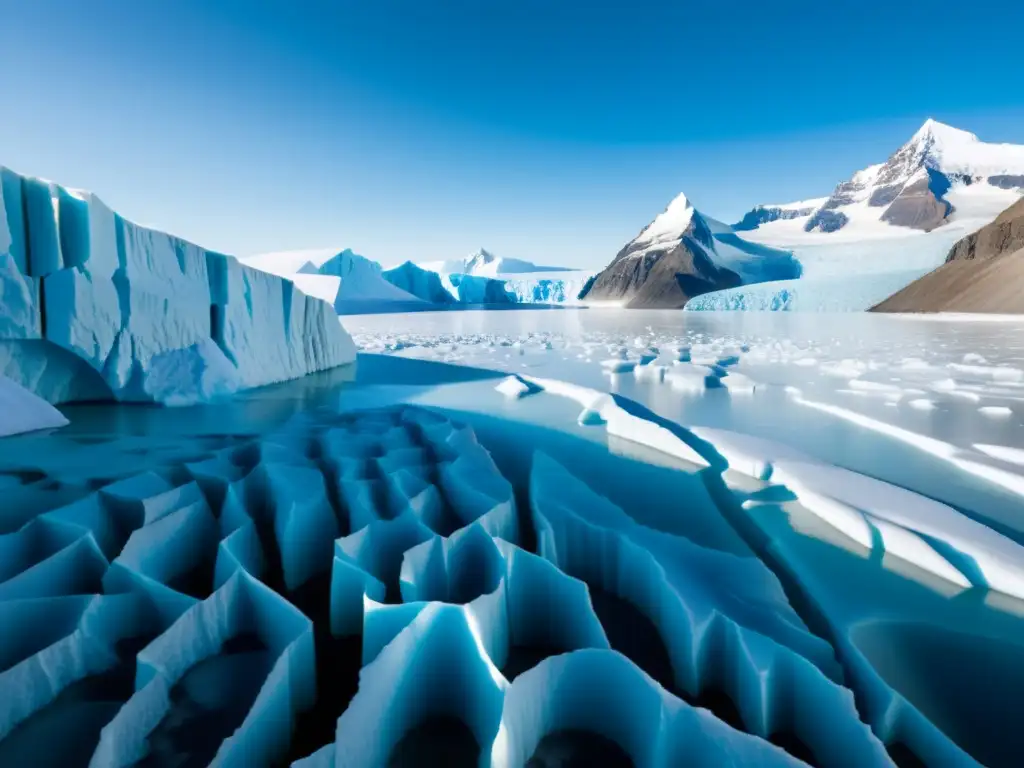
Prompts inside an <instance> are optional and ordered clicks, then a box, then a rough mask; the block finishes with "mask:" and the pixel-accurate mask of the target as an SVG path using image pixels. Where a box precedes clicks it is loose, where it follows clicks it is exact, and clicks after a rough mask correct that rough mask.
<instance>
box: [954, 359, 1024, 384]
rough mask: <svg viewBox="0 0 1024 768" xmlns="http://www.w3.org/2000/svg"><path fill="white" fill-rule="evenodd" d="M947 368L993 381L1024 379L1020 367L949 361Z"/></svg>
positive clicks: (1023, 372)
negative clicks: (965, 363) (964, 363)
mask: <svg viewBox="0 0 1024 768" xmlns="http://www.w3.org/2000/svg"><path fill="white" fill-rule="evenodd" d="M948 368H949V369H950V370H951V371H954V372H955V373H960V374H966V375H969V376H977V377H979V378H988V379H992V380H993V381H1001V382H1018V381H1022V380H1024V371H1022V370H1021V369H1020V368H1012V367H1010V366H992V365H962V364H960V363H950V364H949V366H948Z"/></svg>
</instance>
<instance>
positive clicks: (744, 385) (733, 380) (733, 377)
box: [721, 373, 757, 395]
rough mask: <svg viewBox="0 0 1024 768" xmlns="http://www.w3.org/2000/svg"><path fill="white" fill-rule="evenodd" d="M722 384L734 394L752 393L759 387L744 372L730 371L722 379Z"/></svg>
mask: <svg viewBox="0 0 1024 768" xmlns="http://www.w3.org/2000/svg"><path fill="white" fill-rule="evenodd" d="M721 382H722V386H724V387H725V388H726V389H727V390H729V393H730V394H733V395H752V394H754V390H755V389H757V383H756V382H755V381H754V380H753V379H751V378H750V377H749V376H747V375H745V374H742V373H730V374H729V375H728V376H723V377H722V379H721Z"/></svg>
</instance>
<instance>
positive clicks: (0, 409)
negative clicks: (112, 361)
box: [0, 205, 68, 437]
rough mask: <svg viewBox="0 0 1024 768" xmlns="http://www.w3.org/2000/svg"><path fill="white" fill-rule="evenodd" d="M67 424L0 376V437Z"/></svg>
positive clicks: (58, 412) (55, 411)
mask: <svg viewBox="0 0 1024 768" xmlns="http://www.w3.org/2000/svg"><path fill="white" fill-rule="evenodd" d="M2 207H3V206H2V205H0V208H2ZM67 424H68V420H67V419H66V418H64V415H63V414H62V413H61V412H60V411H58V410H57V409H56V408H54V407H53V406H52V405H50V404H49V403H48V402H46V401H45V400H42V399H40V398H38V397H36V396H35V395H33V394H32V393H31V392H29V391H28V390H27V389H25V388H24V387H22V386H21V385H19V384H16V383H15V382H13V381H11V380H10V379H8V378H7V377H6V376H0V437H8V436H9V435H18V434H21V433H22V432H34V431H35V430H37V429H53V428H55V427H63V426H66V425H67Z"/></svg>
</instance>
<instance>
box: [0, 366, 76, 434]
mask: <svg viewBox="0 0 1024 768" xmlns="http://www.w3.org/2000/svg"><path fill="white" fill-rule="evenodd" d="M67 423H68V420H67V419H66V418H64V415H63V414H62V413H61V412H60V411H58V410H57V409H56V408H54V407H53V406H52V405H50V404H49V403H48V402H46V401H45V400H43V399H41V398H39V397H36V396H35V395H33V394H32V393H31V392H29V391H28V390H27V389H25V388H24V387H22V386H21V385H20V384H17V383H15V382H13V381H11V380H10V379H8V378H7V377H6V376H0V437H7V436H8V435H20V434H21V433H23V432H34V431H35V430H37V429H53V428H54V427H63V426H66V425H67Z"/></svg>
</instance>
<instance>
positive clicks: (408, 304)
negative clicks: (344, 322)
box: [279, 248, 427, 315]
mask: <svg viewBox="0 0 1024 768" xmlns="http://www.w3.org/2000/svg"><path fill="white" fill-rule="evenodd" d="M295 261H297V260H293V261H291V262H290V263H289V266H290V265H293V264H294V263H295ZM279 263H280V262H279ZM288 279H289V280H291V281H292V282H294V283H295V284H296V285H297V286H299V288H300V290H303V291H305V292H306V293H309V294H311V295H314V296H317V297H319V298H322V299H324V300H325V301H328V302H329V303H330V304H331V306H333V307H334V309H335V311H336V312H337V313H338V314H339V315H353V314H366V313H376V312H413V311H416V310H419V309H425V308H427V302H425V301H424V300H423V299H421V298H419V297H418V296H414V295H413V294H411V293H409V292H407V291H403V290H402V289H401V288H399V287H398V286H396V285H393V284H392V283H391V282H389V281H388V280H387V279H386V278H385V277H384V274H383V270H382V269H381V266H380V264H378V263H377V262H375V261H371V260H370V259H368V258H366V257H365V256H360V255H359V254H357V253H355V252H353V251H352V249H350V248H346V249H345V250H343V251H341V252H339V253H336V254H335V255H333V256H332V257H330V258H329V259H327V260H325V261H323V262H322V263H321V264H320V265H319V266H316V265H315V262H313V261H312V260H308V259H307V261H306V262H305V264H304V265H303V267H302V268H301V271H299V272H296V273H295V274H292V275H289V276H288Z"/></svg>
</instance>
